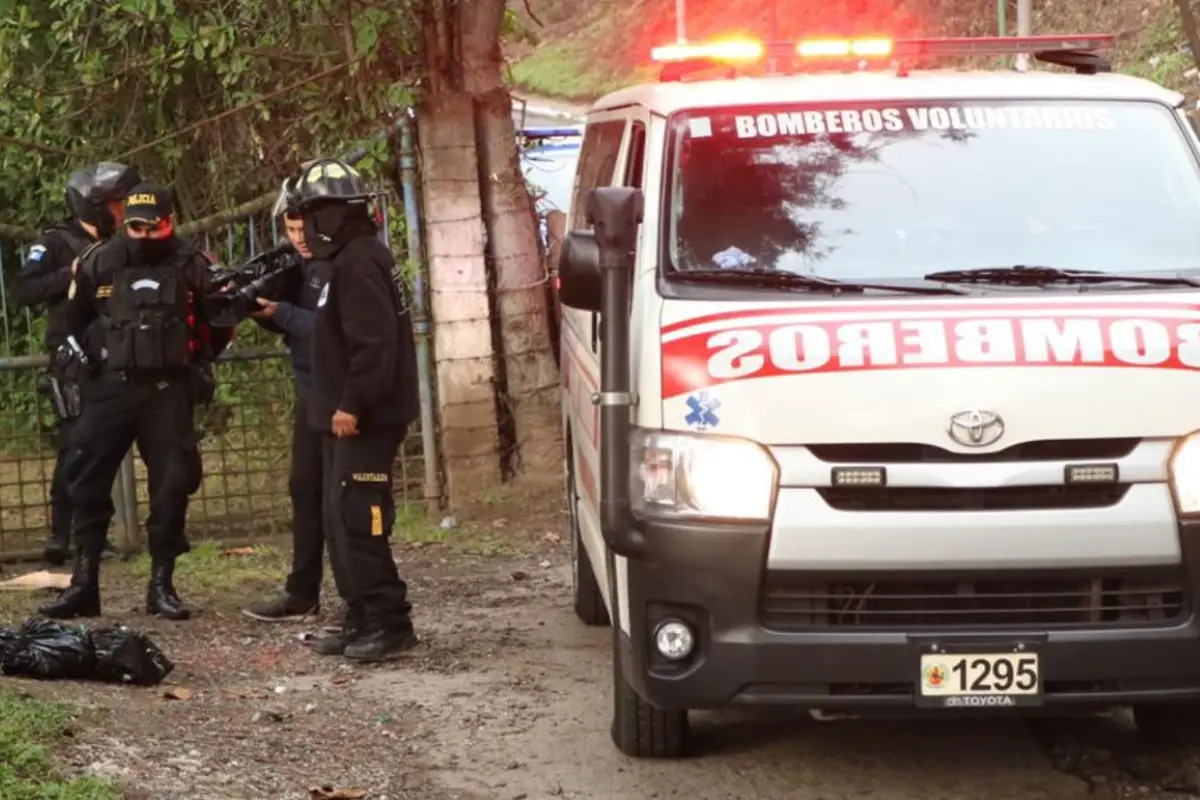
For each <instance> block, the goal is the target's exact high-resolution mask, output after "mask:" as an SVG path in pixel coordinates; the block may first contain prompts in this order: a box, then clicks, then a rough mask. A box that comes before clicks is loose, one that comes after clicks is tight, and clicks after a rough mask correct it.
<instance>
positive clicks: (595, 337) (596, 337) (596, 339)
mask: <svg viewBox="0 0 1200 800" xmlns="http://www.w3.org/2000/svg"><path fill="white" fill-rule="evenodd" d="M599 344H600V315H599V314H597V313H593V314H592V352H593V353H594V352H596V348H597V347H598V346H599Z"/></svg>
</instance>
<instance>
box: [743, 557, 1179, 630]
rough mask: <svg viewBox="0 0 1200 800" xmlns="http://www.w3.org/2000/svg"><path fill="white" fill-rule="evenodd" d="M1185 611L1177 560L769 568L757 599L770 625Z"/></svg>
mask: <svg viewBox="0 0 1200 800" xmlns="http://www.w3.org/2000/svg"><path fill="white" fill-rule="evenodd" d="M1185 611H1186V601H1185V599H1184V581H1183V574H1182V571H1181V570H1180V569H1178V568H1169V569H1165V570H1153V571H1139V572H1138V573H1136V574H1129V575H1116V574H1109V575H1094V576H1082V577H1077V576H1072V577H1061V576H1055V577H1033V578H1031V577H1028V576H1021V577H1016V576H1014V577H1004V578H991V577H989V578H986V579H982V578H981V579H977V580H975V579H968V580H961V581H953V580H891V579H880V580H870V579H862V578H856V579H854V580H843V579H840V578H839V579H837V580H822V579H821V578H819V577H818V578H814V576H812V575H811V574H802V573H772V574H770V575H768V577H767V581H766V587H765V590H764V592H763V596H762V601H761V604H760V617H761V619H762V623H763V625H764V626H766V627H768V628H773V629H777V630H810V629H814V628H817V629H828V628H846V627H852V628H855V629H863V628H883V629H895V628H904V629H914V628H956V627H971V628H981V627H982V628H1004V627H1027V626H1031V625H1032V626H1035V627H1037V628H1044V627H1054V626H1072V627H1078V626H1103V625H1123V626H1127V625H1139V624H1142V625H1145V624H1163V623H1166V622H1169V621H1171V620H1175V619H1177V618H1179V617H1181V616H1183V615H1184V613H1185Z"/></svg>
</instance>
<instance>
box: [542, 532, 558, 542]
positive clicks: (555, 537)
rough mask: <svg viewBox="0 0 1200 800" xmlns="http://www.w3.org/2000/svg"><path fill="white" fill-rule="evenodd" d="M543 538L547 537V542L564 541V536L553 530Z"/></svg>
mask: <svg viewBox="0 0 1200 800" xmlns="http://www.w3.org/2000/svg"><path fill="white" fill-rule="evenodd" d="M542 538H543V539H545V540H546V541H547V542H561V541H562V537H561V536H559V535H558V534H557V533H554V532H553V531H551V532H550V533H547V534H546V535H545V536H543V537H542Z"/></svg>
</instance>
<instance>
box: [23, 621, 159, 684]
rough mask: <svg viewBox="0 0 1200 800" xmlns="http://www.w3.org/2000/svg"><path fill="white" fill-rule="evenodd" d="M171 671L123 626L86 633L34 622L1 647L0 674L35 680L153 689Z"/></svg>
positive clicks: (149, 646)
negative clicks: (150, 687)
mask: <svg viewBox="0 0 1200 800" xmlns="http://www.w3.org/2000/svg"><path fill="white" fill-rule="evenodd" d="M174 668H175V665H174V664H172V663H171V661H170V660H169V659H168V658H167V657H166V656H165V655H163V652H162V651H161V650H159V649H158V647H157V646H156V645H155V644H154V643H153V642H151V641H150V640H149V639H148V638H146V636H145V635H144V634H141V633H138V632H137V631H134V630H130V629H129V628H123V627H122V628H97V629H96V630H91V631H89V630H87V629H86V628H77V627H72V626H68V625H63V624H62V623H60V622H55V621H54V620H49V619H40V618H36V619H31V620H28V621H26V623H25V624H24V625H22V626H21V629H20V630H19V631H18V632H17V636H16V640H15V641H13V642H12V643H11V644H10V645H9V646H7V647H5V646H4V645H2V644H0V672H3V673H4V674H6V675H15V676H20V677H24V678H36V679H38V680H47V681H50V680H91V681H105V682H108V683H131V684H135V685H138V686H153V685H155V684H157V683H159V682H161V681H162V679H163V678H165V677H166V676H167V675H169V674H170V672H171V670H173V669H174Z"/></svg>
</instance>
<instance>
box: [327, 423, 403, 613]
mask: <svg viewBox="0 0 1200 800" xmlns="http://www.w3.org/2000/svg"><path fill="white" fill-rule="evenodd" d="M403 436H404V430H403V428H384V429H373V430H369V431H363V432H361V433H359V434H358V435H357V436H348V437H345V438H342V439H339V438H337V437H335V436H333V435H331V434H323V435H322V448H323V466H324V484H325V493H324V494H325V503H324V511H325V532H326V535H327V537H328V541H329V561H330V565H331V566H332V568H333V577H334V580H335V581H337V587H338V594H340V595H341V596H342V598H343V599H344V600H345V601H346V605H347V616H346V620H347V625H348V626H365V627H366V628H367V629H378V628H384V629H388V630H403V629H408V630H411V629H412V620H411V618H410V616H409V615H410V612H411V610H412V606H410V605H409V603H408V585H407V584H405V582H404V581H403V580H402V579H401V578H400V573H399V571H398V570H397V569H396V562H395V560H394V558H393V557H392V548H391V543H390V541H389V540H390V538H391V535H392V527H393V525H395V522H396V505H395V501H394V500H393V498H392V465H393V463H394V462H395V460H396V453H397V452H398V451H399V449H400V441H401V439H402V438H403Z"/></svg>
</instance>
